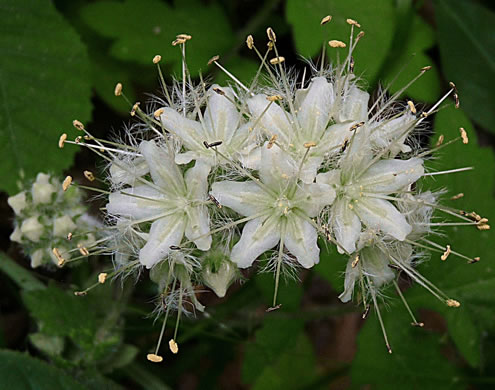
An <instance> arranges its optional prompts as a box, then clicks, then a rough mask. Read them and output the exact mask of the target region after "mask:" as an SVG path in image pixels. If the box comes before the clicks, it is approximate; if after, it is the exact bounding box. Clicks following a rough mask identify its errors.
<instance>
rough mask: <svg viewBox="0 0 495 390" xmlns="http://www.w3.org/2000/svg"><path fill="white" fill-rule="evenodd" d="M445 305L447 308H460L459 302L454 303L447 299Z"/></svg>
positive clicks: (452, 300)
mask: <svg viewBox="0 0 495 390" xmlns="http://www.w3.org/2000/svg"><path fill="white" fill-rule="evenodd" d="M446 303H447V306H449V307H459V306H461V304H460V302H458V301H456V300H455V299H447V301H446Z"/></svg>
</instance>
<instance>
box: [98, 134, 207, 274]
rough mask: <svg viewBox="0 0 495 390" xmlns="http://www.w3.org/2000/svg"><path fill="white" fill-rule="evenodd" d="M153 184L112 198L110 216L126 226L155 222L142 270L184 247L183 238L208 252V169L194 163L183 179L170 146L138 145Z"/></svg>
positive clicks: (142, 253) (137, 186)
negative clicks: (122, 221)
mask: <svg viewBox="0 0 495 390" xmlns="http://www.w3.org/2000/svg"><path fill="white" fill-rule="evenodd" d="M139 151H140V152H141V153H142V155H143V156H144V158H145V159H146V162H147V164H148V167H149V171H150V175H151V178H152V182H149V181H146V180H144V179H143V181H139V180H138V181H136V183H135V185H134V186H133V187H129V188H125V189H122V190H120V191H118V192H114V193H112V194H110V196H109V202H108V204H107V211H108V212H109V213H110V214H113V215H118V216H120V217H121V218H123V219H124V220H126V221H128V226H132V225H133V224H139V223H144V222H148V223H149V222H151V228H150V231H149V236H148V238H147V242H146V244H145V245H144V246H143V247H142V248H141V250H140V252H139V260H140V262H141V264H143V265H145V266H146V267H147V268H151V267H153V266H154V265H155V264H156V263H158V262H159V261H160V260H163V259H164V257H165V256H167V254H168V253H169V252H170V250H171V249H170V247H171V246H178V245H180V243H181V241H182V238H183V236H184V234H185V235H186V237H187V238H188V239H189V240H191V241H193V242H194V243H195V244H196V246H197V247H198V248H199V249H200V250H203V251H206V250H208V249H209V248H210V245H211V236H210V235H209V230H210V228H209V216H208V211H207V208H206V206H205V202H206V199H207V190H208V183H207V176H208V173H209V167H208V166H206V165H205V164H201V163H198V162H197V163H196V165H195V166H194V167H193V168H190V169H189V170H188V171H187V172H186V173H185V174H184V175H183V174H182V171H181V170H180V168H179V167H178V166H177V165H176V163H175V161H174V153H173V152H172V151H170V150H168V147H167V145H160V146H159V145H157V144H156V143H155V142H154V141H143V142H142V143H141V144H140V145H139Z"/></svg>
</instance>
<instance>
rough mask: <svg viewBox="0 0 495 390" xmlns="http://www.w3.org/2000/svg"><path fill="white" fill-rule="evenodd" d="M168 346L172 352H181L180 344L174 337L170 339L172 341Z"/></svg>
mask: <svg viewBox="0 0 495 390" xmlns="http://www.w3.org/2000/svg"><path fill="white" fill-rule="evenodd" d="M168 347H169V348H170V351H172V353H177V352H179V346H178V345H177V343H176V342H175V340H174V339H170V341H169V342H168Z"/></svg>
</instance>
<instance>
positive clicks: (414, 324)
mask: <svg viewBox="0 0 495 390" xmlns="http://www.w3.org/2000/svg"><path fill="white" fill-rule="evenodd" d="M393 282H394V286H395V290H396V291H397V294H399V296H400V299H401V300H402V303H403V304H404V306H405V307H406V310H407V312H408V313H409V315H410V316H411V318H412V320H413V322H412V323H411V325H412V326H419V327H420V328H422V327H423V326H425V324H424V323H422V322H418V321H417V320H416V317H415V316H414V313H413V312H412V310H411V308H410V307H409V305H408V303H407V301H406V298H405V297H404V295H403V294H402V291H401V290H400V287H399V285H398V284H397V282H396V281H395V280H394V281H393Z"/></svg>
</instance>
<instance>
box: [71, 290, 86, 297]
mask: <svg viewBox="0 0 495 390" xmlns="http://www.w3.org/2000/svg"><path fill="white" fill-rule="evenodd" d="M74 295H75V296H76V297H84V296H85V295H88V293H87V292H86V291H74Z"/></svg>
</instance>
